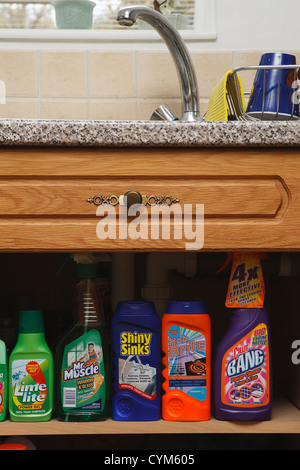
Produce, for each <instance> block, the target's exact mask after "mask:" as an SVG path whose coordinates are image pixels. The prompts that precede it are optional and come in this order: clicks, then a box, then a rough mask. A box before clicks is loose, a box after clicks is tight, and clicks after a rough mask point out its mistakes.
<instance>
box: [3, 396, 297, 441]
mask: <svg viewBox="0 0 300 470" xmlns="http://www.w3.org/2000/svg"><path fill="white" fill-rule="evenodd" d="M211 433H225V434H226V433H239V434H285V433H288V434H295V433H297V434H298V433H300V410H298V409H297V408H296V407H295V406H294V405H293V404H292V403H291V402H290V401H288V400H286V399H285V398H283V397H279V398H278V399H276V400H275V402H274V406H273V416H272V419H271V420H270V421H262V422H249V423H245V422H243V423H234V422H229V421H218V420H216V419H215V418H213V417H212V418H211V419H210V420H209V421H203V422H171V421H164V420H160V421H149V422H117V421H113V420H112V419H110V418H109V419H107V420H106V421H102V422H97V423H64V422H60V421H58V420H56V419H51V420H50V421H47V422H44V423H43V422H39V423H15V422H12V421H10V420H9V419H7V420H6V421H3V422H2V423H1V424H0V434H1V435H2V436H13V435H19V436H22V435H26V436H30V435H31V436H33V435H83V434H99V435H100V434H105V435H107V434H211Z"/></svg>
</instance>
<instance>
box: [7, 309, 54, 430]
mask: <svg viewBox="0 0 300 470" xmlns="http://www.w3.org/2000/svg"><path fill="white" fill-rule="evenodd" d="M8 371H9V372H8V375H9V379H8V380H9V382H8V383H9V400H8V401H9V414H10V418H11V420H12V421H48V420H49V419H50V418H51V415H52V408H53V357H52V353H51V350H50V348H49V347H48V345H47V343H46V339H45V333H44V320H43V312H42V311H41V310H23V311H21V312H20V315H19V331H18V340H17V343H16V345H15V347H14V349H13V350H12V353H11V355H10V358H9V366H8Z"/></svg>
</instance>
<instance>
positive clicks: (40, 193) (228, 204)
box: [0, 176, 288, 219]
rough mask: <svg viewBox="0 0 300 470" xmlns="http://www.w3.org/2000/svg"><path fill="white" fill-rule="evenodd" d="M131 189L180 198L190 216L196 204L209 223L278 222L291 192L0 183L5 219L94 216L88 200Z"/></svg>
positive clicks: (117, 183) (170, 182) (211, 183)
mask: <svg viewBox="0 0 300 470" xmlns="http://www.w3.org/2000/svg"><path fill="white" fill-rule="evenodd" d="M129 190H136V191H138V192H140V193H141V194H142V195H146V196H147V197H149V196H151V195H155V196H158V197H161V196H162V195H164V196H167V195H168V196H172V197H175V198H178V199H179V204H180V206H181V209H182V210H184V211H186V212H190V211H191V210H192V211H193V212H195V210H196V204H204V214H205V218H210V219H214V218H217V219H220V218H229V219H231V218H233V219H236V218H243V217H251V218H258V219H261V218H272V219H274V218H276V217H279V216H281V215H282V213H283V212H284V211H285V210H286V208H287V206H288V193H287V191H286V189H285V187H284V184H283V183H282V182H281V180H280V179H279V178H276V177H273V178H272V177H268V178H264V177H257V178H256V177H253V178H245V177H238V176H236V177H230V176H224V177H216V178H213V177H199V178H189V177H186V178H184V179H183V178H164V179H163V178H157V179H155V178H143V179H142V180H141V178H139V179H134V178H122V179H121V178H115V179H112V178H110V179H100V178H97V179H90V178H77V179H76V178H72V179H69V178H65V179H62V178H61V179H59V178H55V179H53V180H52V179H46V178H43V179H41V178H28V179H20V178H10V179H9V180H7V179H2V180H0V216H2V217H3V216H8V215H9V216H18V217H22V216H27V217H28V216H39V217H49V216H51V217H53V216H54V217H55V216H60V217H61V216H66V217H68V216H73V217H74V216H76V217H78V216H80V217H88V216H95V215H96V208H97V206H96V205H95V204H94V203H89V202H87V199H88V198H93V197H94V196H97V195H99V196H100V195H104V196H111V195H117V196H120V195H124V194H125V193H126V192H127V191H129ZM147 207H148V208H150V206H149V205H148V206H147ZM116 210H119V206H116Z"/></svg>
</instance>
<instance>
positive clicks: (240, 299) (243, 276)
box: [225, 252, 265, 308]
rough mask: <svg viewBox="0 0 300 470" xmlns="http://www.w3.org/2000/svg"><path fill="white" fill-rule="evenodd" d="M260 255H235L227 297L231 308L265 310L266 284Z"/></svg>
mask: <svg viewBox="0 0 300 470" xmlns="http://www.w3.org/2000/svg"><path fill="white" fill-rule="evenodd" d="M261 256H262V255H260V254H258V253H247V252H246V253H244V252H243V253H239V252H238V253H234V255H233V261H232V267H231V274H230V281H229V286H228V291H227V296H226V302H225V305H226V307H229V308H263V306H264V298H265V283H264V277H263V273H262V268H261Z"/></svg>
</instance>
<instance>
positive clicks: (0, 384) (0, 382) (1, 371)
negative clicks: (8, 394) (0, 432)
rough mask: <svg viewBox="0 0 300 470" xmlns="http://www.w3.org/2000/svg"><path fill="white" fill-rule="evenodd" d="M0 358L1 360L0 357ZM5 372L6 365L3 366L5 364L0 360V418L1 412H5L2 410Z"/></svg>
mask: <svg viewBox="0 0 300 470" xmlns="http://www.w3.org/2000/svg"><path fill="white" fill-rule="evenodd" d="M0 360H1V358H0ZM5 372H6V366H5V364H3V363H1V362H0V418H1V416H2V414H3V413H4V412H5V410H4V405H5V401H4V399H5V387H6V382H5V380H6V377H5Z"/></svg>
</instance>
